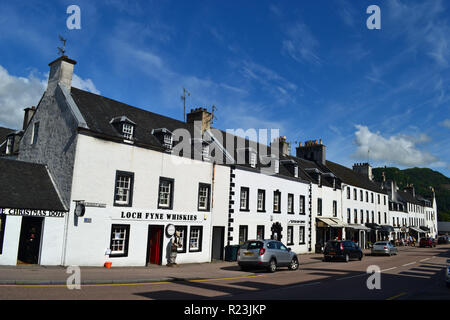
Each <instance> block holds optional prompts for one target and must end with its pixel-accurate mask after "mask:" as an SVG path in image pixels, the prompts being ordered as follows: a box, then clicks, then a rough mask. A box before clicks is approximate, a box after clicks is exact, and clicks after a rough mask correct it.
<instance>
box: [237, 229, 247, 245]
mask: <svg viewBox="0 0 450 320" xmlns="http://www.w3.org/2000/svg"><path fill="white" fill-rule="evenodd" d="M241 230H245V239H244V241H242V243H241V241H240V240H241ZM247 240H248V225H239V234H238V241H239V245H241V244H244V243H245V241H247Z"/></svg>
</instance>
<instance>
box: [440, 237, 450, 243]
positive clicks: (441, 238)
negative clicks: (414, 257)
mask: <svg viewBox="0 0 450 320" xmlns="http://www.w3.org/2000/svg"><path fill="white" fill-rule="evenodd" d="M449 242H450V238H449V237H448V236H442V237H439V238H438V244H448V243H449Z"/></svg>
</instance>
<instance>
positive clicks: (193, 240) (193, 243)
mask: <svg viewBox="0 0 450 320" xmlns="http://www.w3.org/2000/svg"><path fill="white" fill-rule="evenodd" d="M202 231H203V227H201V226H199V227H191V230H190V232H189V251H190V252H199V251H202Z"/></svg>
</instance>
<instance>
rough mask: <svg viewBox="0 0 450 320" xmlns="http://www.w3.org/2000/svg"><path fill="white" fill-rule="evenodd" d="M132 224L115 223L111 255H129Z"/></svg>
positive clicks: (112, 227) (112, 231)
mask: <svg viewBox="0 0 450 320" xmlns="http://www.w3.org/2000/svg"><path fill="white" fill-rule="evenodd" d="M129 237H130V225H124V224H113V225H112V226H111V242H110V247H109V248H110V250H111V253H110V255H109V256H110V257H126V256H127V255H128V239H129Z"/></svg>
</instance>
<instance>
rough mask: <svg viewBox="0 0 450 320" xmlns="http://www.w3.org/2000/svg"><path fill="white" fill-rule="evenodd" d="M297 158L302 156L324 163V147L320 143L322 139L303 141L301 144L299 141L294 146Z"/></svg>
mask: <svg viewBox="0 0 450 320" xmlns="http://www.w3.org/2000/svg"><path fill="white" fill-rule="evenodd" d="M296 155H297V158H302V159H306V160H310V161H315V162H318V163H321V164H323V165H326V147H325V145H324V144H322V139H320V140H319V143H317V140H309V141H305V145H304V146H302V143H301V142H300V143H299V145H298V147H297V148H296Z"/></svg>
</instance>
